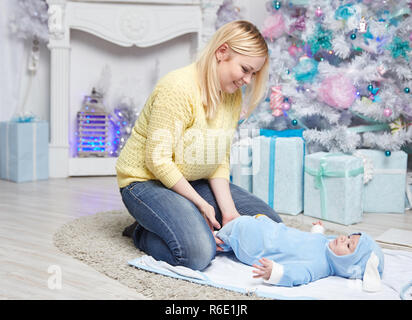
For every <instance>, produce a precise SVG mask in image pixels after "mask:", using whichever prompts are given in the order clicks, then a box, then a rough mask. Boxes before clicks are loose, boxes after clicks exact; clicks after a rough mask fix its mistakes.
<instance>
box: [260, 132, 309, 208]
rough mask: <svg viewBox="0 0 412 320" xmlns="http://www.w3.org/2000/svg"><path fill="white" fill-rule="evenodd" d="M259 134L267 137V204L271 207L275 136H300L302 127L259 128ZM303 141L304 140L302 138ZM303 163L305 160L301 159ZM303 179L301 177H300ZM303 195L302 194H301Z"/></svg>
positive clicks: (272, 201) (273, 181)
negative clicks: (284, 128) (268, 142)
mask: <svg viewBox="0 0 412 320" xmlns="http://www.w3.org/2000/svg"><path fill="white" fill-rule="evenodd" d="M260 135H261V136H265V137H269V138H271V139H270V145H269V148H270V149H269V185H268V193H269V194H268V205H269V206H270V207H271V208H272V209H273V206H274V201H275V199H274V194H275V159H276V138H292V137H298V138H302V139H303V137H302V135H303V129H289V130H282V131H276V130H271V129H260ZM303 141H305V140H303ZM303 159H305V148H303ZM303 163H305V161H303ZM302 179H303V177H302ZM302 196H303V195H302Z"/></svg>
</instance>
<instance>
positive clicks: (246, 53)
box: [116, 21, 281, 270]
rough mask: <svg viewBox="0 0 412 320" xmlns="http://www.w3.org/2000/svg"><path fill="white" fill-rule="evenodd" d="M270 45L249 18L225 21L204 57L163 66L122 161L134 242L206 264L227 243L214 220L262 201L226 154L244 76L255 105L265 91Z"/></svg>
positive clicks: (177, 260)
mask: <svg viewBox="0 0 412 320" xmlns="http://www.w3.org/2000/svg"><path fill="white" fill-rule="evenodd" d="M268 65H269V61H268V48H267V45H266V42H265V40H264V39H263V37H262V36H261V34H260V33H259V31H258V30H257V28H256V27H255V26H254V25H253V24H251V23H249V22H247V21H234V22H231V23H228V24H226V25H224V26H223V27H221V28H220V29H219V30H218V31H217V32H216V33H215V35H214V36H213V37H212V39H211V40H210V42H209V43H208V44H207V46H206V47H205V49H204V50H203V52H202V53H201V55H200V56H199V58H198V60H197V61H196V62H195V63H193V64H191V65H189V66H186V67H184V68H181V69H178V70H175V71H172V72H170V73H169V74H167V75H166V76H164V77H163V78H162V79H160V81H159V82H158V83H157V85H156V87H155V89H154V91H153V92H152V94H151V95H150V97H149V98H148V100H147V102H146V104H145V107H144V109H143V110H142V113H141V114H140V116H139V118H138V120H137V121H136V124H135V126H134V128H133V131H132V134H131V136H130V138H129V139H128V141H127V143H126V145H125V147H124V148H123V149H122V152H121V153H120V156H119V158H118V160H117V163H116V171H117V179H118V184H119V187H120V192H121V195H122V199H123V202H124V204H125V206H126V208H127V209H128V211H129V213H130V214H131V215H132V216H133V217H134V218H135V219H136V221H137V223H135V224H133V225H132V226H129V227H128V228H126V230H125V231H124V233H123V234H124V235H130V236H131V237H132V238H133V240H134V243H135V246H136V247H137V248H138V249H140V250H142V251H144V252H146V253H147V254H149V255H151V256H153V257H154V258H155V259H157V260H162V261H166V262H167V263H169V264H171V265H182V266H186V267H189V268H192V269H197V270H202V269H204V268H205V267H206V266H207V265H208V264H209V263H210V261H211V260H212V259H213V258H214V256H215V254H216V250H221V248H220V247H219V245H220V244H222V242H221V240H219V239H217V238H216V237H214V234H213V230H215V229H220V228H221V227H222V226H223V225H225V224H226V223H228V222H229V221H231V220H233V219H235V218H237V217H239V216H240V215H255V214H256V213H262V214H265V215H267V216H268V217H270V218H271V219H273V220H275V221H276V222H280V221H281V219H280V218H279V216H278V215H277V214H276V213H275V212H274V211H273V210H272V209H271V208H270V207H269V206H268V205H267V204H266V203H265V202H263V201H261V200H260V199H258V198H257V197H255V196H254V195H252V194H251V193H249V192H247V191H246V190H244V189H242V188H240V187H238V186H235V185H233V184H231V183H230V182H229V174H230V172H229V155H230V145H231V141H232V138H233V134H234V131H235V129H236V126H237V122H238V120H239V115H240V111H241V106H242V93H241V87H242V86H244V85H246V86H247V87H246V93H245V96H246V98H247V99H248V100H247V101H248V102H249V105H250V107H249V111H248V115H249V114H250V113H251V112H252V111H253V109H254V108H255V107H256V105H257V104H258V102H259V101H260V99H261V98H262V97H263V95H264V91H265V84H266V81H267V76H268Z"/></svg>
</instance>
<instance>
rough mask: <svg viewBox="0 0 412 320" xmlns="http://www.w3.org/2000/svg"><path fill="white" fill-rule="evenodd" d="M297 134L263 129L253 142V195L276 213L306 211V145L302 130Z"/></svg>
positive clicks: (288, 131)
mask: <svg viewBox="0 0 412 320" xmlns="http://www.w3.org/2000/svg"><path fill="white" fill-rule="evenodd" d="M294 131H297V130H285V131H273V130H263V129H262V130H261V135H260V136H258V137H255V138H253V140H252V173H253V175H252V186H253V187H252V190H253V194H254V195H256V196H257V197H259V198H260V199H262V200H263V201H265V202H266V203H267V204H268V205H269V206H270V207H272V208H273V209H274V210H275V211H276V212H278V213H285V214H291V215H297V214H299V213H300V212H302V210H303V163H304V154H305V143H304V140H303V138H302V137H301V133H302V131H299V132H298V133H296V132H294ZM294 135H295V136H294ZM296 135H298V136H296Z"/></svg>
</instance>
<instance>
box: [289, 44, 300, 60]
mask: <svg viewBox="0 0 412 320" xmlns="http://www.w3.org/2000/svg"><path fill="white" fill-rule="evenodd" d="M288 52H289V54H290V55H291V56H292V57H296V56H297V55H298V54H299V53H301V52H302V48H299V47H297V46H296V44H295V43H293V44H292V45H291V46H290V47H289V48H288Z"/></svg>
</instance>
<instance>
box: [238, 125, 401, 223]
mask: <svg viewBox="0 0 412 320" xmlns="http://www.w3.org/2000/svg"><path fill="white" fill-rule="evenodd" d="M306 150H307V148H306V146H305V141H304V139H303V130H299V129H298V130H284V131H274V130H268V129H260V135H259V136H255V137H253V138H249V137H248V138H243V139H240V140H239V141H238V142H236V143H235V144H234V145H233V146H232V150H231V181H232V183H234V184H236V185H238V186H240V187H242V188H244V189H246V190H248V191H250V192H252V193H253V194H255V195H256V196H257V197H259V198H260V199H262V200H263V201H265V202H266V203H268V205H269V206H270V207H272V208H273V209H274V210H275V211H276V212H278V213H284V214H290V215H297V214H300V213H302V212H303V214H304V215H307V216H311V217H315V218H319V219H322V220H328V221H332V222H336V223H340V224H343V225H350V224H353V223H357V222H360V221H362V216H363V213H364V212H371V213H404V212H405V206H406V203H407V202H406V199H407V197H406V190H407V188H406V187H407V182H406V179H407V154H406V153H405V152H403V151H394V152H392V153H391V154H390V156H388V155H387V154H385V152H384V151H381V150H370V149H359V150H356V152H354V153H353V154H344V153H331V152H315V153H311V154H308V153H307V151H306Z"/></svg>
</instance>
